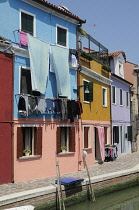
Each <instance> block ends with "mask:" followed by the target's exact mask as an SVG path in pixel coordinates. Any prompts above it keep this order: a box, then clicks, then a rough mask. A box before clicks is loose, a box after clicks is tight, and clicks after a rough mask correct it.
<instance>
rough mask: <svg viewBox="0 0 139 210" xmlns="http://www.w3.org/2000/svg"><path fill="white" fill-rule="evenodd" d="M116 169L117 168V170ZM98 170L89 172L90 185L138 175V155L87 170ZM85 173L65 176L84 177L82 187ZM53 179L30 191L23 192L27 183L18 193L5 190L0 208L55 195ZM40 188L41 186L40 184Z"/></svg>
mask: <svg viewBox="0 0 139 210" xmlns="http://www.w3.org/2000/svg"><path fill="white" fill-rule="evenodd" d="M132 161H133V162H132ZM120 163H121V164H120ZM127 163H129V164H127ZM118 164H119V167H118ZM110 165H111V166H112V167H113V168H114V169H115V171H112V169H111V167H109V166H110ZM132 166H133V167H132ZM117 167H118V168H119V170H118V168H117ZM99 168H100V169H101V172H100V173H99V174H97V175H96V174H95V173H94V174H95V175H94V176H92V173H91V172H90V174H91V183H92V184H95V183H99V182H102V181H107V180H110V179H114V178H118V177H122V176H127V175H131V174H136V173H139V153H138V152H136V153H132V154H129V155H124V156H123V157H119V158H118V159H117V160H115V161H113V162H108V163H107V162H105V163H104V164H102V166H101V165H98V164H96V165H94V166H92V167H90V168H89V170H90V171H92V169H93V170H94V171H95V170H96V169H99ZM126 168H127V169H126ZM104 169H105V173H104ZM121 169H123V170H121ZM98 171H99V170H98ZM111 171H112V172H111ZM85 173H86V170H82V171H79V172H75V173H72V174H66V176H68V175H69V176H71V175H73V176H74V177H76V175H77V176H78V177H81V176H82V178H83V177H84V181H83V182H82V185H86V183H87V182H88V178H86V177H87V176H86V175H85ZM48 179H49V178H47V180H48ZM55 179H56V177H51V178H50V180H49V186H45V187H37V188H34V189H30V190H25V188H24V187H25V186H24V185H26V184H27V182H22V189H20V190H18V192H16V193H13V192H12V193H11V192H10V190H9V192H8V190H7V194H6V192H5V195H1V196H0V207H2V206H6V205H9V204H12V203H15V202H20V201H23V200H26V199H31V198H35V197H38V196H42V195H47V194H51V193H55V192H56V186H55V185H54V183H55V182H54V180H55ZM35 181H36V182H38V183H39V180H33V181H32V184H33V183H35ZM40 181H42V180H41V179H40ZM50 182H51V184H50ZM14 185H15V187H16V183H13V184H11V183H10V184H6V185H2V187H5V186H6V187H8V186H9V188H10V186H11V188H12V187H13V186H14ZM17 185H18V184H17ZM40 186H41V184H40ZM2 187H1V186H0V190H1V189H2ZM7 189H8V188H7ZM0 192H1V191H0ZM1 194H2V192H1ZM3 194H4V193H3Z"/></svg>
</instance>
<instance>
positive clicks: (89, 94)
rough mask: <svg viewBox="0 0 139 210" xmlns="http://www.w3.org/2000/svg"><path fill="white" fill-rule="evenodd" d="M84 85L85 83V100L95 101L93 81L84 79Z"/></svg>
mask: <svg viewBox="0 0 139 210" xmlns="http://www.w3.org/2000/svg"><path fill="white" fill-rule="evenodd" d="M83 85H84V101H85V102H91V101H93V83H92V82H89V81H85V80H84V81H83Z"/></svg>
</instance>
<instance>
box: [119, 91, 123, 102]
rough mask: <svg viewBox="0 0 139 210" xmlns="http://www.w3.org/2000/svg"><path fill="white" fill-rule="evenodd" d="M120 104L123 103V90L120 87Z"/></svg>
mask: <svg viewBox="0 0 139 210" xmlns="http://www.w3.org/2000/svg"><path fill="white" fill-rule="evenodd" d="M120 105H121V106H122V105H123V91H122V89H120Z"/></svg>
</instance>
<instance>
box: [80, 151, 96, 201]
mask: <svg viewBox="0 0 139 210" xmlns="http://www.w3.org/2000/svg"><path fill="white" fill-rule="evenodd" d="M86 156H87V152H86V151H85V150H83V160H84V164H85V168H86V171H87V176H88V180H89V195H90V197H91V200H92V201H93V202H95V201H96V199H95V194H94V190H93V187H92V183H91V179H90V174H89V170H88V166H87V163H86V159H85V158H86Z"/></svg>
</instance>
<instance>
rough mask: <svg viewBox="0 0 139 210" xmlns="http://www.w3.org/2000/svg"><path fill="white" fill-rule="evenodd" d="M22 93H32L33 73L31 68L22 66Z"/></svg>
mask: <svg viewBox="0 0 139 210" xmlns="http://www.w3.org/2000/svg"><path fill="white" fill-rule="evenodd" d="M20 93H24V94H31V93H32V85H31V73H30V70H29V69H23V68H21V77H20Z"/></svg>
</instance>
